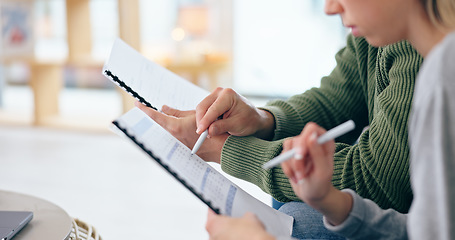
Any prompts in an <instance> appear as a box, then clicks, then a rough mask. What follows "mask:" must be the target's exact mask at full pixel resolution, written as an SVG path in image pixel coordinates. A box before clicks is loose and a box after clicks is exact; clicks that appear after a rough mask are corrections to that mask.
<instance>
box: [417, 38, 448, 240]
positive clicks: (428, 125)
mask: <svg viewBox="0 0 455 240" xmlns="http://www.w3.org/2000/svg"><path fill="white" fill-rule="evenodd" d="M454 62H455V32H454V33H452V34H450V35H448V36H447V37H446V38H445V39H444V41H442V42H441V43H440V44H439V45H438V46H436V47H435V48H434V49H433V50H432V51H431V52H430V54H428V56H427V58H426V59H425V63H424V64H423V67H422V70H421V72H420V73H419V77H418V79H417V86H416V92H415V97H414V102H413V112H412V114H411V122H410V130H409V134H410V143H411V145H410V147H411V183H412V190H413V193H414V200H413V202H412V206H411V209H410V211H409V220H408V231H409V236H410V237H411V238H412V239H438V240H439V239H455V184H454V183H455V126H454V123H455V94H454V93H455V81H454V80H455V77H454V76H455V68H454Z"/></svg>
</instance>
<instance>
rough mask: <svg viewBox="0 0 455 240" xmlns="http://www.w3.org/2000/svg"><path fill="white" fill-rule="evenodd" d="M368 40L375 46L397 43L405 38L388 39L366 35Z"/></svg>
mask: <svg viewBox="0 0 455 240" xmlns="http://www.w3.org/2000/svg"><path fill="white" fill-rule="evenodd" d="M365 39H366V40H367V42H368V43H369V44H370V45H372V46H374V47H384V46H387V45H390V44H394V43H397V42H399V41H401V40H403V39H386V38H375V37H365Z"/></svg>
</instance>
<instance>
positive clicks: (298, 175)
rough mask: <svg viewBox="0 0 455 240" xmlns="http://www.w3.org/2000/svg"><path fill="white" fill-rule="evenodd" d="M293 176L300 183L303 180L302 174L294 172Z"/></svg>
mask: <svg viewBox="0 0 455 240" xmlns="http://www.w3.org/2000/svg"><path fill="white" fill-rule="evenodd" d="M295 176H296V177H297V181H299V182H300V181H301V180H302V179H303V174H302V173H301V172H296V173H295Z"/></svg>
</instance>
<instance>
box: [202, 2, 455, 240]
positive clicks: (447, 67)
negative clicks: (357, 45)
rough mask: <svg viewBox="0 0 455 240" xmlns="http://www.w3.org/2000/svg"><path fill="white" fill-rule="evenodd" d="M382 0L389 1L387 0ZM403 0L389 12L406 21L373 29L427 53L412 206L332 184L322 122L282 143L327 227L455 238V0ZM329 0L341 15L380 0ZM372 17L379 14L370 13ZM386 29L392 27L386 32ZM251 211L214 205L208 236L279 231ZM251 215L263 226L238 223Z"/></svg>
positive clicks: (298, 183) (415, 112) (416, 125)
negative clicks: (230, 214) (381, 201)
mask: <svg viewBox="0 0 455 240" xmlns="http://www.w3.org/2000/svg"><path fill="white" fill-rule="evenodd" d="M379 2H381V3H383V4H385V2H384V1H383V0H380V1H379ZM403 2H405V4H404V5H402V6H403V8H401V9H399V10H400V11H402V12H400V11H398V12H400V14H399V15H398V14H397V13H398V12H397V13H396V14H395V15H393V14H392V15H390V16H388V17H389V18H392V17H394V18H395V19H400V18H401V21H397V24H396V25H393V26H392V25H387V22H388V20H390V19H382V20H383V21H382V23H380V24H379V25H381V26H382V28H381V27H377V28H376V29H370V30H376V32H378V34H376V35H375V36H374V37H375V40H377V41H383V42H388V41H389V42H395V41H399V40H403V39H406V40H408V41H409V42H410V43H411V44H412V45H413V46H414V47H415V48H416V49H417V51H419V53H420V54H421V55H422V56H424V57H425V61H424V64H423V67H422V68H421V71H420V73H419V75H418V78H417V80H416V82H417V85H416V89H415V93H414V100H413V105H412V112H411V117H410V126H409V138H410V149H411V162H410V164H411V166H410V169H411V173H410V174H411V185H412V189H413V194H414V199H413V202H412V205H411V209H410V212H409V214H402V213H399V212H397V211H395V210H393V209H386V210H384V209H381V208H380V207H379V206H378V205H377V204H376V203H374V202H372V201H371V200H368V199H364V198H362V197H360V196H359V195H357V194H356V193H355V192H354V191H352V190H349V189H345V190H342V191H340V190H337V189H336V188H335V187H333V185H332V183H331V180H332V173H333V152H334V151H335V144H334V141H330V142H328V143H325V144H322V145H319V144H317V142H316V139H317V136H318V135H321V134H323V133H324V132H325V130H324V129H323V128H321V127H319V126H318V125H317V124H315V123H309V124H307V125H306V126H305V128H304V130H303V131H302V133H301V134H300V135H299V136H297V137H295V138H291V139H288V140H287V141H285V143H284V150H283V152H285V151H289V150H290V149H296V151H297V154H296V156H295V157H294V158H293V159H291V160H290V161H288V162H285V163H283V164H282V168H283V171H284V172H285V174H286V175H287V176H288V177H289V179H290V182H291V184H292V187H293V190H294V191H295V193H296V194H297V195H298V196H299V197H300V198H301V199H302V200H303V201H305V202H306V203H307V204H308V205H310V206H312V207H313V208H315V209H316V210H318V211H320V212H321V213H322V214H324V219H323V221H324V225H325V227H326V228H327V229H329V230H331V231H333V232H335V233H338V234H340V235H342V236H344V237H346V238H349V239H408V238H410V239H454V238H455V208H454V207H453V205H454V204H453V203H454V202H455V184H454V183H455V147H454V146H455V126H452V125H453V124H452V123H454V122H455V94H454V93H455V78H454V76H455V66H452V65H455V31H454V30H455V0H409V1H403ZM326 3H327V5H326V11H327V9H332V10H333V14H341V15H342V14H344V13H345V11H346V12H347V11H348V10H353V9H354V8H353V7H357V9H356V10H358V11H360V9H362V8H363V11H364V12H370V13H371V8H372V7H374V4H372V3H371V1H368V2H366V1H364V0H350V1H341V0H327V1H326ZM405 5H407V6H405ZM411 6H412V7H411ZM365 8H366V9H365ZM368 10H370V11H368ZM351 13H352V12H351ZM369 18H370V19H374V17H372V16H371V15H369ZM377 20H378V19H377ZM398 22H399V24H398ZM384 29H385V30H386V32H381V30H384ZM353 30H354V29H353ZM362 30H363V31H365V32H363V31H362ZM367 30H368V29H367ZM367 30H365V29H355V31H357V33H358V34H359V35H363V34H365V37H366V38H367V39H368V36H372V35H367V34H366V33H368V31H367ZM373 32H374V31H373ZM381 34H382V35H381ZM397 114H400V113H397ZM251 219H253V218H252V216H245V217H244V218H239V219H233V218H227V217H223V216H216V215H213V213H209V219H208V222H207V230H208V232H209V234H210V237H211V238H210V239H229V238H230V237H231V236H234V235H235V236H236V239H252V238H254V236H260V239H273V237H271V236H270V235H267V234H266V231H265V229H263V228H260V223H258V222H256V223H254V221H253V220H251ZM245 220H249V223H250V225H253V226H256V227H258V226H259V229H260V230H257V228H256V230H255V231H254V232H251V231H250V232H248V231H247V230H246V229H245V228H244V227H243V226H244V225H242V224H236V223H240V222H243V221H245ZM250 229H253V228H251V226H250ZM226 230H229V231H226ZM242 232H243V233H247V234H243V235H242V234H241V233H242Z"/></svg>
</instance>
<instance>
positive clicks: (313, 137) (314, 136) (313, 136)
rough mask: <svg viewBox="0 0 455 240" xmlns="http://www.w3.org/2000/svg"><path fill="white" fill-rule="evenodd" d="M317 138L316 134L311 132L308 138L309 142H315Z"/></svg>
mask: <svg viewBox="0 0 455 240" xmlns="http://www.w3.org/2000/svg"><path fill="white" fill-rule="evenodd" d="M317 137H318V135H317V134H316V132H313V133H312V134H311V136H310V141H314V140H316V138H317Z"/></svg>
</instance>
